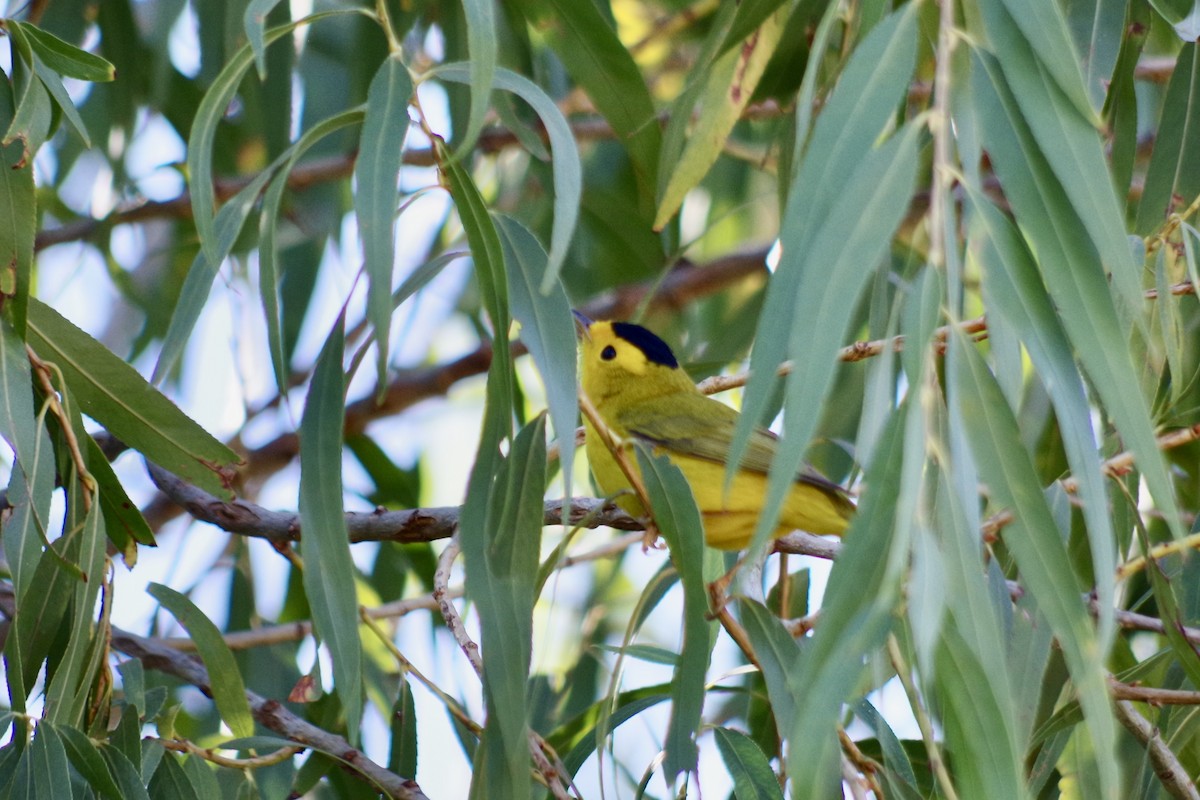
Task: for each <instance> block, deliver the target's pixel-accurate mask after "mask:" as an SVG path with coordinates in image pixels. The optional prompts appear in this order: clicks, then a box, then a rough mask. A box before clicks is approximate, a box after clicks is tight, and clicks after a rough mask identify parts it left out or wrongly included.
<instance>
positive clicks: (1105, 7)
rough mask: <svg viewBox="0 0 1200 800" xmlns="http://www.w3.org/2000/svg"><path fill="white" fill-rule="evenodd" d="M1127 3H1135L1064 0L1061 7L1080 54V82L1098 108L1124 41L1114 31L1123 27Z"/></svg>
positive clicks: (1112, 74) (1109, 0) (1103, 97)
mask: <svg viewBox="0 0 1200 800" xmlns="http://www.w3.org/2000/svg"><path fill="white" fill-rule="evenodd" d="M1131 5H1135V4H1133V3H1125V2H1123V0H1095V2H1087V3H1067V4H1066V5H1065V7H1064V8H1063V14H1064V17H1065V18H1066V22H1067V28H1068V32H1069V33H1070V34H1071V39H1072V41H1074V43H1075V49H1076V51H1077V52H1078V53H1079V56H1080V66H1081V67H1082V69H1083V84H1084V88H1085V89H1086V91H1087V93H1088V98H1089V99H1090V100H1091V106H1092V108H1096V109H1098V108H1100V107H1101V105H1103V104H1104V102H1105V95H1106V94H1107V90H1108V85H1109V80H1110V79H1112V78H1113V77H1114V76H1115V73H1114V69H1115V67H1116V65H1117V58H1118V53H1119V52H1120V49H1121V48H1122V47H1123V46H1124V42H1123V40H1122V38H1121V37H1118V36H1115V35H1114V33H1115V32H1117V31H1121V30H1122V29H1123V27H1124V23H1125V14H1126V10H1127V7H1128V6H1131ZM1125 35H1126V36H1128V35H1129V32H1128V31H1127V32H1126V34H1125ZM1068 74H1069V73H1068Z"/></svg>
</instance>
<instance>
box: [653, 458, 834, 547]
mask: <svg viewBox="0 0 1200 800" xmlns="http://www.w3.org/2000/svg"><path fill="white" fill-rule="evenodd" d="M671 461H672V462H674V463H675V465H676V466H678V467H679V469H680V471H681V472H682V473H683V475H684V477H685V478H687V481H688V483H689V484H690V485H691V487H692V494H693V495H694V496H695V498H696V505H697V507H699V509H700V512H701V513H702V514H703V515H704V538H705V540H706V541H707V542H708V544H709V545H711V546H712V547H719V548H721V549H723V550H740V549H741V548H743V547H746V546H747V545H748V544H750V539H751V538H752V537H753V535H754V528H755V526H756V525H757V524H758V515H759V512H760V511H761V509H762V506H763V501H764V499H765V497H766V492H767V476H766V475H764V474H762V473H760V472H739V473H737V474H735V475H734V477H733V483H732V484H731V485H730V487H729V490H728V491H727V492H726V491H724V486H725V465H724V464H718V463H715V462H712V461H706V460H704V459H699V458H691V457H688V456H676V455H674V454H672V455H671ZM846 524H847V522H846V519H845V517H843V516H842V514H841V512H840V511H839V509H838V507H837V506H836V505H835V504H834V503H833V501H832V500H831V499H830V498H829V496H828V495H826V494H825V492H823V491H821V490H820V489H818V488H817V487H815V486H810V485H808V484H806V483H799V482H796V483H793V484H792V488H791V490H790V491H789V492H788V495H787V497H785V498H784V501H783V508H782V509H781V510H780V514H779V525H778V526H777V527H776V528H775V531H774V532H773V533H772V536H774V537H779V536H783V535H784V534H787V533H789V532H790V531H793V530H804V531H808V532H809V533H815V534H837V535H841V534H842V533H843V532H844V531H845V530H846Z"/></svg>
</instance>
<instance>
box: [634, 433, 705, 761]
mask: <svg viewBox="0 0 1200 800" xmlns="http://www.w3.org/2000/svg"><path fill="white" fill-rule="evenodd" d="M637 458H638V464H639V465H640V467H641V474H642V481H643V482H644V483H645V486H646V494H647V495H648V496H649V500H650V506H651V508H652V509H653V515H654V521H655V524H657V525H658V529H659V531H660V532H661V533H662V535H663V538H664V539H666V540H667V546H668V547H669V548H670V550H671V561H672V563H673V564H675V569H676V571H677V572H678V573H679V582H680V584H681V585H682V587H683V648H682V650H681V652H680V654H679V662H678V663H677V664H676V665H675V674H674V676H673V677H672V679H671V720H670V722H669V723H668V725H667V738H666V745H665V749H666V758H665V759H664V761H663V770H664V771H665V773H666V777H667V779H668V781H673V780H674V779H675V777H676V776H677V775H678V774H679V773H680V772H692V771H694V770H695V769H696V765H697V759H698V757H699V750H698V748H697V746H696V742H695V736H696V731H697V729H698V728H699V727H700V714H701V712H702V711H703V710H704V683H705V676H706V675H707V673H708V663H709V658H710V656H711V654H712V646H713V643H714V642H715V638H714V633H715V625H716V623H715V622H714V621H713V620H711V619H709V618H708V617H709V615H708V590H707V586H708V583H709V582H710V581H712V580H715V579H716V578H718V577H719V576H720V573H721V561H720V558H719V554H718V553H717V552H716V551H715V550H711V549H709V548H708V547H706V546H705V544H704V527H703V524H702V523H701V521H700V511H699V510H698V509H697V507H696V500H695V498H694V497H693V496H692V489H691V487H690V486H689V485H688V482H687V479H685V478H684V477H683V473H682V472H680V471H679V468H678V467H676V466H675V465H674V464H672V463H671V462H670V460H669V459H668V458H667V457H666V456H655V455H653V454H652V453H650V452H647V451H646V450H644V449H643V448H641V447H639V448H638V450H637Z"/></svg>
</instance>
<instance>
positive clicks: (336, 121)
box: [246, 0, 364, 395]
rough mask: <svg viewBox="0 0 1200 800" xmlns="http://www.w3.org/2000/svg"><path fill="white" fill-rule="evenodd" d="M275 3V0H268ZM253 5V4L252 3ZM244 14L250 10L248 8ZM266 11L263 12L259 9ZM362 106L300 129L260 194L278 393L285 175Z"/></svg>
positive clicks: (261, 273) (281, 381) (265, 295)
mask: <svg viewBox="0 0 1200 800" xmlns="http://www.w3.org/2000/svg"><path fill="white" fill-rule="evenodd" d="M271 1H272V2H278V0H271ZM252 5H253V4H252ZM246 13H247V14H249V13H250V10H249V8H248V9H247V12H246ZM263 13H266V12H263ZM363 116H364V114H363V111H362V109H359V108H356V109H351V110H350V111H346V112H344V113H342V114H337V115H334V116H333V117H330V118H329V119H325V120H322V121H321V122H319V123H317V124H316V125H314V126H313V127H312V128H310V129H308V130H307V131H305V132H304V135H303V136H301V137H300V138H299V139H298V140H297V141H296V143H295V144H294V145H292V146H291V147H290V148H288V151H287V153H286V154H285V155H286V156H287V159H286V160H285V161H283V163H282V165H281V166H280V168H279V169H278V170H277V171H276V172H275V175H274V177H273V178H271V184H270V186H268V187H267V191H266V192H264V193H263V201H262V210H261V212H260V213H259V221H258V293H259V296H260V297H261V298H262V303H263V316H264V317H265V318H266V320H267V349H268V351H269V352H270V354H271V368H272V370H274V372H275V388H276V389H278V390H279V393H280V394H281V395H282V394H284V393H285V392H286V391H287V382H288V371H287V359H286V357H285V355H284V336H283V317H282V312H281V310H280V305H279V245H278V243H277V241H276V233H277V227H278V224H279V209H280V206H281V205H282V203H283V193H284V191H286V190H287V185H288V178H289V177H291V174H292V169H293V168H294V167H295V166H296V164H297V162H299V160H300V159H301V158H302V157H303V156H304V154H305V153H307V152H308V151H309V150H310V149H311V148H312V147H313V146H315V145H316V144H318V143H319V142H321V141H323V140H324V139H325V137H327V136H329V135H330V134H332V133H334V132H336V131H339V130H341V129H342V128H343V127H346V126H348V125H355V124H359V123H361V122H362V119H363Z"/></svg>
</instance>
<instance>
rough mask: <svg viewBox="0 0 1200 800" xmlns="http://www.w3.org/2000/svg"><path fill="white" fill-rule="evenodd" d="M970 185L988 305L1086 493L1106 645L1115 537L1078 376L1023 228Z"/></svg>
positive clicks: (1110, 623) (1110, 628)
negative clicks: (1026, 365) (1013, 341)
mask: <svg viewBox="0 0 1200 800" xmlns="http://www.w3.org/2000/svg"><path fill="white" fill-rule="evenodd" d="M968 191H969V196H970V198H971V204H972V208H973V209H974V211H975V220H977V223H978V224H979V226H980V227H981V228H982V229H984V230H986V237H987V238H986V240H985V241H983V242H982V243H981V246H980V247H979V253H978V255H979V259H980V263H981V266H982V267H983V280H984V296H985V298H986V299H987V301H988V308H989V309H995V311H996V313H999V314H1001V315H1002V317H1003V319H1004V320H1006V321H1007V322H1008V324H1009V325H1011V326H1013V328H1015V329H1016V332H1017V335H1018V336H1019V337H1020V338H1021V341H1022V343H1023V344H1024V345H1025V348H1026V350H1027V351H1028V352H1029V358H1030V360H1031V361H1032V362H1033V364H1034V366H1035V367H1036V368H1037V370H1038V373H1039V375H1040V376H1041V379H1042V381H1043V382H1044V383H1046V384H1047V385H1052V386H1054V391H1053V392H1051V393H1050V401H1051V403H1053V405H1054V408H1055V411H1056V413H1057V418H1058V424H1059V431H1060V433H1061V435H1062V438H1063V446H1064V448H1065V449H1066V451H1067V460H1068V461H1069V462H1070V464H1071V474H1072V475H1073V476H1074V477H1075V479H1076V480H1077V481H1078V483H1079V496H1080V498H1082V500H1083V514H1084V518H1085V519H1086V520H1087V534H1088V541H1089V542H1090V543H1091V553H1092V565H1093V574H1094V576H1095V581H1096V586H1095V591H1096V597H1097V600H1098V606H1099V609H1100V613H1099V619H1100V635H1099V640H1100V642H1101V647H1102V649H1104V650H1107V649H1108V644H1107V643H1108V642H1110V641H1111V637H1112V635H1113V632H1114V630H1115V622H1114V619H1113V613H1112V609H1113V608H1115V601H1114V600H1113V597H1114V592H1115V591H1116V587H1115V578H1114V575H1115V574H1116V553H1115V552H1114V548H1113V542H1114V541H1115V538H1114V533H1113V528H1112V520H1111V519H1110V517H1109V513H1108V493H1107V491H1106V490H1105V485H1104V475H1103V473H1102V472H1101V464H1100V453H1099V451H1098V450H1097V448H1096V444H1095V442H1096V433H1095V431H1093V429H1092V417H1091V412H1090V409H1089V407H1088V402H1087V393H1086V389H1085V387H1084V385H1083V379H1082V376H1081V375H1080V374H1079V371H1078V369H1077V368H1076V366H1075V361H1074V359H1073V358H1072V355H1071V345H1070V343H1069V341H1068V339H1067V335H1066V333H1065V332H1064V331H1063V327H1062V324H1061V323H1060V322H1059V319H1058V315H1057V314H1056V313H1055V309H1054V304H1053V302H1052V301H1051V299H1050V296H1049V295H1048V294H1047V292H1046V288H1045V286H1044V284H1043V283H1042V280H1041V278H1040V277H1039V275H1038V271H1037V263H1036V261H1035V260H1034V258H1033V254H1032V253H1030V252H1029V248H1028V246H1027V245H1026V243H1025V241H1024V239H1022V238H1021V234H1020V232H1019V231H1018V230H1017V229H1016V228H1015V226H1013V224H1012V223H1011V222H1010V221H1009V220H1008V219H1007V218H1006V217H1005V216H1004V215H1003V214H1001V213H1000V212H999V210H998V209H996V208H995V206H993V205H992V204H991V203H990V202H989V201H988V200H987V199H986V197H985V196H984V194H983V193H982V192H981V191H980V190H979V189H978V188H977V187H974V186H968Z"/></svg>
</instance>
